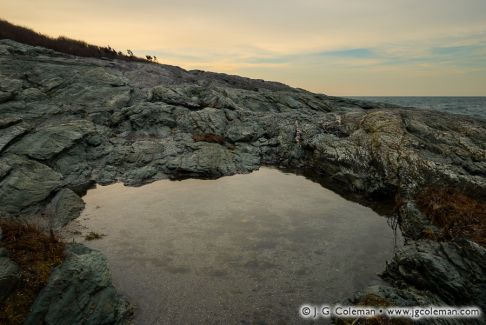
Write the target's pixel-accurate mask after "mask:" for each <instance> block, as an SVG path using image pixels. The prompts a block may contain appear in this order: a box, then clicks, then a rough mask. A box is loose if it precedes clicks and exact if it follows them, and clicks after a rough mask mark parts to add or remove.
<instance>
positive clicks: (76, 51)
mask: <svg viewBox="0 0 486 325" xmlns="http://www.w3.org/2000/svg"><path fill="white" fill-rule="evenodd" d="M0 39H11V40H13V41H16V42H19V43H24V44H28V45H32V46H42V47H45V48H48V49H51V50H54V51H58V52H61V53H66V54H72V55H77V56H83V57H93V58H107V59H120V60H126V61H139V62H152V61H156V59H155V60H154V58H155V57H154V58H152V57H151V59H150V60H149V59H144V58H139V57H136V56H134V55H133V53H132V51H130V50H128V53H129V54H128V55H125V54H123V53H122V52H117V51H116V50H114V49H112V48H111V47H110V46H106V47H100V46H96V45H91V44H88V43H86V42H84V41H79V40H74V39H70V38H67V37H64V36H60V37H57V38H53V37H49V36H46V35H42V34H40V33H37V32H35V31H33V30H31V29H29V28H25V27H21V26H17V25H14V24H11V23H9V22H8V21H5V20H1V19H0ZM130 53H131V55H130Z"/></svg>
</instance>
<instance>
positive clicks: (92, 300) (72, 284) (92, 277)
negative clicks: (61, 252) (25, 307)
mask: <svg viewBox="0 0 486 325" xmlns="http://www.w3.org/2000/svg"><path fill="white" fill-rule="evenodd" d="M31 310H32V311H31V313H30V314H29V316H28V317H27V320H26V322H25V324H26V325H30V324H32V325H34V324H35V325H37V324H45V325H51V324H52V325H57V324H79V325H81V324H86V325H88V324H97V325H103V324H127V323H128V321H129V319H130V315H131V313H132V310H131V307H130V305H129V304H128V302H127V301H126V300H125V299H124V298H122V297H121V296H119V295H118V294H117V293H116V291H115V289H114V288H113V286H112V284H111V276H110V272H109V270H108V265H107V261H106V258H105V257H104V256H103V255H102V254H101V253H100V252H98V251H94V250H91V249H89V248H87V247H86V246H83V245H80V244H71V245H69V246H68V247H67V249H66V259H65V260H64V262H63V263H62V264H61V265H60V266H59V267H57V268H56V269H55V270H54V271H53V272H52V274H51V276H50V277H49V282H48V283H47V285H46V287H45V288H44V289H42V291H41V292H40V294H39V296H38V297H37V299H36V300H35V302H34V304H33V305H32V309H31Z"/></svg>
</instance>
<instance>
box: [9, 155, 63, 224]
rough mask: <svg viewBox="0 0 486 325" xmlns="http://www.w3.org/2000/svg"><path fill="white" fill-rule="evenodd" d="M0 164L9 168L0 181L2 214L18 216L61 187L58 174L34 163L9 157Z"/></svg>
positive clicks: (16, 157)
mask: <svg viewBox="0 0 486 325" xmlns="http://www.w3.org/2000/svg"><path fill="white" fill-rule="evenodd" d="M0 164H7V165H8V166H10V168H11V170H10V171H9V172H8V175H7V176H6V177H4V178H3V179H2V180H1V181H0V206H1V207H2V211H3V212H4V213H8V214H14V215H15V214H18V213H19V212H20V211H21V210H22V209H23V208H26V207H29V206H32V205H34V204H36V203H39V202H41V201H43V200H44V199H46V198H47V197H48V196H49V195H50V194H51V192H52V191H53V190H54V189H56V188H57V187H59V186H60V185H61V178H62V176H61V175H60V174H59V173H56V172H55V171H54V170H52V169H51V168H49V167H47V166H46V165H43V164H41V163H38V162H36V161H33V160H29V159H25V158H21V157H19V156H12V155H9V156H6V157H2V159H0Z"/></svg>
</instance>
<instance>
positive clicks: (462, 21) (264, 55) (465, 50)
mask: <svg viewBox="0 0 486 325" xmlns="http://www.w3.org/2000/svg"><path fill="white" fill-rule="evenodd" d="M0 17H1V18H4V19H7V20H9V21H10V22H12V23H16V24H20V25H24V26H27V27H31V28H33V29H35V30H36V31H39V32H42V33H45V34H48V35H51V36H59V35H65V36H68V37H71V38H76V39H82V40H85V41H87V42H90V43H94V44H97V45H110V46H112V47H114V48H116V49H118V50H126V49H132V50H133V51H134V52H135V53H136V54H138V55H145V54H152V55H156V56H157V57H159V62H163V63H168V64H175V65H179V66H182V67H183V68H186V69H203V70H211V71H218V72H226V73H231V74H239V75H244V76H248V77H254V78H261V79H266V80H277V81H281V82H284V83H287V84H290V85H292V86H295V87H301V88H305V89H308V90H312V91H316V92H323V93H326V94H331V95H483V96H484V95H486V0H366V1H365V0H259V1H257V0H244V1H231V0H172V1H169V0H137V1H134V0H130V1H128V0H83V1H79V0H77V1H71V0H50V1H46V0H1V1H0Z"/></svg>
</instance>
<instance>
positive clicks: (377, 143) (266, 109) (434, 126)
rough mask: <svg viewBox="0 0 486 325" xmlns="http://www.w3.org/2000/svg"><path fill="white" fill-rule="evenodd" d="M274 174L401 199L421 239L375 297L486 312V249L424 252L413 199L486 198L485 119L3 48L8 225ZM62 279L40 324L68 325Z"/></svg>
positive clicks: (450, 247) (413, 234)
mask: <svg viewBox="0 0 486 325" xmlns="http://www.w3.org/2000/svg"><path fill="white" fill-rule="evenodd" d="M208 135H211V136H208ZM204 139H218V141H209V140H207V141H206V140H204ZM196 140H201V141H196ZM262 165H272V166H278V167H285V168H296V169H309V170H312V171H313V172H314V173H316V174H318V175H320V176H322V177H323V178H324V179H326V182H327V184H328V186H330V187H331V188H332V189H335V190H338V191H341V192H348V193H351V192H352V193H357V194H359V195H361V196H363V197H365V198H367V199H373V200H383V199H387V198H391V197H394V196H395V195H396V194H400V197H401V198H402V199H403V200H404V206H405V207H407V208H406V209H402V210H403V211H402V213H401V214H400V224H401V225H402V228H403V231H404V235H405V237H406V238H409V239H410V240H409V241H407V244H406V246H405V247H404V249H403V250H402V251H401V252H400V253H399V254H398V255H397V257H396V258H395V259H394V261H392V262H391V264H390V267H389V269H388V270H387V275H388V279H389V281H390V287H389V288H388V289H387V288H381V289H376V288H375V289H376V290H377V291H379V292H391V291H393V290H408V291H407V293H406V294H403V295H402V294H400V295H396V296H397V297H399V299H401V300H396V302H397V303H398V302H400V303H401V304H402V305H403V304H406V302H407V301H408V302H409V303H420V304H428V303H434V302H445V303H464V304H473V305H477V304H480V303H481V300H482V301H483V302H484V300H485V299H484V297H485V291H486V273H485V272H484V258H483V261H481V260H480V259H481V258H482V257H484V254H485V253H484V248H482V247H479V246H477V245H476V246H474V244H473V243H466V244H458V243H450V244H439V243H430V242H428V241H422V239H421V238H419V237H420V231H418V230H417V229H420V227H422V226H423V225H424V223H426V221H425V220H426V219H425V218H423V216H421V215H420V212H419V211H415V210H413V194H414V193H416V191H417V190H418V189H420V188H421V187H423V186H425V185H430V184H435V185H444V184H447V185H448V186H456V185H457V186H460V188H461V189H463V191H465V192H469V193H471V195H473V196H474V197H476V198H477V199H484V198H486V121H484V120H480V119H473V118H467V117H462V116H454V115H449V114H445V113H437V112H432V111H427V110H415V109H404V108H399V107H391V105H384V104H383V105H379V104H372V103H367V102H363V101H355V100H348V99H343V98H336V97H329V96H326V95H322V94H314V93H310V92H307V91H304V90H300V89H294V88H291V87H288V86H285V85H283V84H280V83H274V82H265V81H262V80H252V79H247V78H242V77H237V76H229V75H225V74H217V73H208V72H202V71H185V70H183V69H180V68H177V67H173V66H166V65H157V64H148V63H137V62H125V61H116V60H115V61H110V60H99V59H90V58H79V57H72V56H68V55H64V54H60V53H56V52H54V51H51V50H47V49H44V48H37V47H31V46H27V45H23V44H19V43H15V42H13V41H9V40H0V214H2V215H5V216H8V217H10V218H22V219H23V220H35V221H36V222H41V223H42V222H44V224H46V225H49V226H50V227H54V228H55V227H60V226H62V225H63V224H65V223H66V222H68V221H69V220H71V219H73V218H75V217H76V216H77V214H78V213H79V211H80V210H81V209H82V202H81V200H80V196H81V195H83V193H84V191H86V189H87V188H89V187H90V186H91V185H92V184H94V183H99V184H109V183H113V182H118V181H121V182H124V183H125V184H127V185H131V186H138V185H142V184H144V183H148V182H152V181H154V180H157V179H163V178H182V177H198V178H215V177H220V176H223V175H232V174H236V173H247V172H250V171H252V170H255V169H258V168H259V167H260V166H262ZM414 211H415V212H414ZM39 220H40V221H39ZM412 239H413V240H414V241H412ZM83 254H84V253H83ZM93 254H94V253H87V255H86V254H84V255H86V256H92V255H93ZM84 255H82V256H84ZM451 256H452V257H451ZM456 257H458V258H461V261H460V262H456V261H455V260H453V258H456ZM71 263H73V262H70V261H69V260H68V261H66V262H65V265H64V266H62V267H61V268H69V267H70V265H71ZM421 263H426V264H427V265H428V267H426V268H423V267H421V265H422V264H421ZM455 263H461V264H457V265H456V264H455ZM449 269H450V270H454V272H455V273H450V274H449V273H447V272H448V271H445V270H449ZM56 272H57V273H56V274H53V280H52V281H53V282H52V283H50V284H49V286H48V288H47V289H46V290H45V291H44V292H43V293H42V294H41V297H40V298H39V300H38V301H37V303H36V304H37V305H36V306H35V312H34V313H33V316H32V317H33V318H31V319H37V320H38V319H41V318H44V319H48V320H49V321H48V322H55V321H58V320H59V321H64V320H67V318H64V317H65V316H66V314H65V313H63V310H62V308H60V307H59V306H61V305H58V306H57V307H56V306H55V307H48V306H47V303H48V302H51V300H52V299H53V298H55V297H54V296H55V295H54V292H56V291H52V290H53V288H54V287H56V286H57V285H58V284H59V283H61V282H59V281H58V280H55V279H56V277H58V276H59V271H56ZM451 272H452V271H451ZM446 275H447V276H446ZM451 277H452V278H451ZM427 281H429V282H431V283H429V284H427V285H425V284H426V283H427ZM62 283H63V282H62ZM400 285H401V286H403V288H405V289H403V288H399V286H400ZM68 288H70V283H69V282H66V283H63V287H62V289H63V290H66V292H70V291H69V290H70V289H68ZM73 288H76V287H73ZM78 289H79V288H78ZM83 290H84V289H83ZM376 290H375V291H376ZM466 291H467V292H468V293H470V294H469V295H465V296H464V299H463V300H457V299H453V297H454V295H455V294H456V293H458V292H466ZM110 292H111V291H110ZM107 296H109V297H112V296H113V293H110V294H109V295H108V294H107ZM85 298H86V299H87V300H90V299H92V298H93V297H92V296H85ZM397 299H398V298H397ZM87 300H86V301H85V302H83V303H85V305H84V306H88V305H90V302H88V301H87ZM66 301H67V300H66ZM98 303H101V302H99V301H98ZM97 306H98V307H99V308H104V307H103V306H104V305H97ZM98 307H96V308H98ZM83 308H84V307H83ZM110 308H111V307H110ZM102 310H103V309H99V313H98V315H99V317H101V313H102ZM71 312H73V316H70V317H84V316H82V315H85V314H83V313H84V311H83V309H79V313H78V315H77V316H76V315H74V314H76V313H77V312H78V310H71ZM115 314H116V315H124V314H123V313H118V312H117V313H115V312H113V309H110V311H109V312H108V313H107V315H106V317H108V318H109V319H110V320H116V317H118V316H116V317H115V316H113V315H115ZM66 317H67V316H66ZM114 317H115V318H114ZM108 318H106V319H103V321H105V320H107V319H108ZM100 319H101V318H100ZM69 320H71V319H69Z"/></svg>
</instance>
